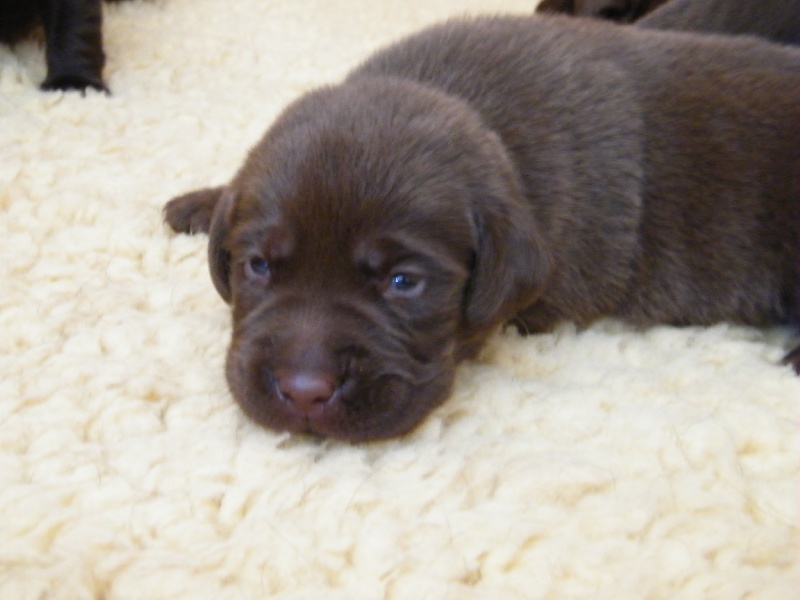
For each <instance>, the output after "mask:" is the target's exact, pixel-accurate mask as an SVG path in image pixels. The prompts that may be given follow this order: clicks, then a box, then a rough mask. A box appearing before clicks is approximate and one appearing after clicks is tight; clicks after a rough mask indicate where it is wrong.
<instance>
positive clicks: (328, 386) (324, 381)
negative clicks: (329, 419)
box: [278, 371, 336, 414]
mask: <svg viewBox="0 0 800 600" xmlns="http://www.w3.org/2000/svg"><path fill="white" fill-rule="evenodd" d="M278 390H280V393H281V394H282V395H283V397H284V398H286V399H287V400H289V401H291V402H292V403H293V404H294V405H295V406H296V407H297V408H298V409H300V410H301V411H302V412H304V413H306V414H310V413H313V412H316V411H318V410H319V409H321V408H322V407H323V406H324V405H325V404H327V403H328V402H329V401H330V400H331V398H332V397H333V394H334V392H335V391H336V382H335V381H334V379H333V378H332V377H329V376H328V375H324V374H320V373H307V372H303V371H299V372H289V373H281V374H280V375H279V376H278Z"/></svg>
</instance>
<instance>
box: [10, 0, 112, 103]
mask: <svg viewBox="0 0 800 600" xmlns="http://www.w3.org/2000/svg"><path fill="white" fill-rule="evenodd" d="M37 26H42V27H43V28H44V38H45V43H46V50H45V56H46V60H47V77H46V79H45V80H44V82H43V83H42V85H41V87H42V89H43V90H85V89H86V88H94V89H96V90H102V91H108V90H107V89H106V86H105V84H104V83H103V75H102V71H103V65H104V64H105V54H104V52H103V11H102V6H101V0H0V42H4V43H7V44H14V43H16V42H18V41H20V40H21V39H23V38H24V37H26V36H28V35H29V34H30V33H31V32H32V31H33V30H34V29H35V28H36V27H37Z"/></svg>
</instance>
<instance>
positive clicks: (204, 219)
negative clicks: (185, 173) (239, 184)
mask: <svg viewBox="0 0 800 600" xmlns="http://www.w3.org/2000/svg"><path fill="white" fill-rule="evenodd" d="M223 190H224V188H222V187H216V188H204V189H202V190H196V191H194V192H189V193H188V194H183V195H182V196H178V197H176V198H173V199H172V200H170V201H169V202H167V204H166V205H165V206H164V220H165V221H166V222H167V225H169V226H170V228H172V230H173V231H174V232H175V233H201V232H204V233H208V229H209V227H210V225H211V215H212V214H213V213H214V207H216V205H217V201H218V200H219V197H220V195H221V194H222V192H223Z"/></svg>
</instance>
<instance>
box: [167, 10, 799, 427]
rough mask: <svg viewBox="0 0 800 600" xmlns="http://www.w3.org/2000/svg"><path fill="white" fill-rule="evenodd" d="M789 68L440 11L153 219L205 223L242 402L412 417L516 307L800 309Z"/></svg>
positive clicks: (619, 35)
mask: <svg viewBox="0 0 800 600" xmlns="http://www.w3.org/2000/svg"><path fill="white" fill-rule="evenodd" d="M798 85H800V52H798V51H797V50H793V49H788V48H784V47H780V46H777V45H772V44H768V43H765V42H761V41H758V40H756V39H753V38H727V37H722V36H719V37H717V36H695V35H691V34H678V33H666V32H652V31H644V30H638V29H632V28H623V27H617V26H614V25H610V24H604V23H602V22H599V21H591V20H579V19H570V18H559V17H551V18H544V17H539V18H536V17H530V18H516V17H508V18H481V19H475V20H456V21H451V22H448V23H445V24H443V25H440V26H436V27H432V28H430V29H427V30H424V31H422V32H421V33H419V34H417V35H413V36H411V37H409V38H407V39H405V40H403V41H401V42H399V43H397V44H394V45H392V46H390V47H388V48H387V49H385V50H382V51H380V52H378V53H377V54H375V55H374V56H373V57H372V58H370V59H369V60H367V61H366V62H365V63H364V64H362V65H361V66H360V67H358V68H357V69H355V70H354V71H353V72H352V73H351V74H350V75H349V76H348V77H347V79H346V80H345V81H344V82H343V83H342V84H340V85H337V86H332V87H325V88H321V89H319V90H317V91H314V92H311V93H309V94H307V95H305V96H303V97H302V98H300V99H299V100H297V101H296V102H294V103H293V104H292V105H290V106H289V107H288V108H287V109H286V111H285V112H284V113H283V114H282V115H281V116H280V117H279V118H278V119H277V121H276V122H275V123H274V124H273V125H272V127H271V128H270V129H269V130H268V131H267V133H266V135H265V136H264V138H263V139H262V140H261V141H260V142H259V143H258V144H257V145H256V146H255V148H253V150H252V151H251V152H250V155H249V157H248V158H247V160H246V161H245V163H244V165H243V166H242V167H241V169H240V170H239V172H238V173H237V174H236V176H235V177H234V178H233V180H232V181H231V182H230V183H229V184H228V185H226V186H223V187H220V188H212V189H207V190H201V191H199V192H194V193H192V194H188V195H186V196H183V197H180V198H177V199H175V200H173V201H171V202H170V203H169V204H168V205H167V206H166V209H165V210H166V219H167V221H168V223H169V224H170V225H171V226H172V227H173V229H175V230H176V231H189V230H192V231H200V230H205V229H210V237H209V261H210V268H211V274H212V278H213V281H214V284H215V286H216V288H217V290H218V291H219V293H220V294H221V295H222V297H223V298H224V299H225V300H226V301H228V302H230V303H231V304H232V308H233V336H232V341H231V345H230V349H229V353H228V359H227V367H226V369H227V378H228V382H229V384H230V388H231V390H232V392H233V395H234V397H235V398H236V400H237V401H238V402H239V403H240V404H241V406H242V407H243V408H244V410H245V411H246V412H247V413H248V414H249V415H251V416H252V417H253V418H254V419H255V420H257V421H258V422H260V423H262V424H264V425H266V426H267V427H271V428H274V429H278V430H291V431H308V432H313V433H317V434H322V435H329V436H334V437H337V438H342V439H346V440H353V441H361V440H371V439H378V438H385V437H390V436H394V435H400V434H403V433H405V432H407V431H409V430H410V429H412V428H413V427H414V426H415V425H416V424H418V423H419V422H420V421H421V420H422V419H423V418H424V417H425V416H426V415H427V414H428V413H430V411H431V410H432V409H433V408H434V407H436V406H437V405H439V404H440V403H441V402H442V401H443V400H444V399H445V398H446V397H447V394H448V392H449V391H450V387H451V384H452V380H453V376H454V371H455V368H456V365H457V364H458V363H459V362H460V361H462V360H463V359H465V358H467V357H470V356H473V355H474V354H475V353H476V352H477V351H478V350H479V349H480V347H481V344H482V343H483V342H484V340H485V339H486V338H487V336H488V335H489V334H491V333H492V332H494V331H495V330H497V329H498V328H499V327H501V326H502V325H503V324H505V323H509V322H512V323H514V324H515V325H516V326H517V327H518V328H519V329H520V330H521V331H523V332H526V333H533V332H540V331H547V330H548V329H550V328H551V327H552V326H553V325H554V324H556V323H557V322H559V321H561V320H572V321H576V322H578V323H582V324H583V323H589V322H591V321H592V320H594V319H596V318H598V317H601V316H604V315H613V316H616V317H619V318H622V319H626V320H628V321H629V322H631V323H634V324H636V325H641V326H646V325H649V324H653V323H668V324H674V325H688V324H711V323H716V322H719V321H730V322H734V323H746V324H752V325H766V324H771V323H784V322H788V321H789V320H790V319H791V318H793V317H796V315H797V313H798V301H799V299H798V291H797V282H798V273H797V272H796V268H797V258H798V219H800V213H799V212H798V198H800V182H799V181H798V175H799V174H800V168H799V167H800V144H799V142H800V103H798V102H797V97H796V90H797V89H798ZM209 220H210V223H209ZM793 360H794V366H795V368H796V369H798V368H800V360H798V357H797V354H795V355H794V358H793Z"/></svg>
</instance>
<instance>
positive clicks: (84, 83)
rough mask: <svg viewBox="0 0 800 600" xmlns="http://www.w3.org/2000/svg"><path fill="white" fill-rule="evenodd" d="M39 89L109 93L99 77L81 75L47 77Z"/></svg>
mask: <svg viewBox="0 0 800 600" xmlns="http://www.w3.org/2000/svg"><path fill="white" fill-rule="evenodd" d="M39 87H40V89H41V90H42V91H45V92H53V91H62V92H69V91H79V92H85V91H86V90H87V89H89V88H91V89H94V90H97V91H98V92H105V93H106V94H109V93H110V92H109V90H108V88H107V87H106V85H105V83H103V80H102V79H101V78H100V77H99V76H91V75H89V76H86V75H82V74H62V75H55V76H51V75H48V76H47V79H45V80H44V82H43V83H42V85H41V86H39Z"/></svg>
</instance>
